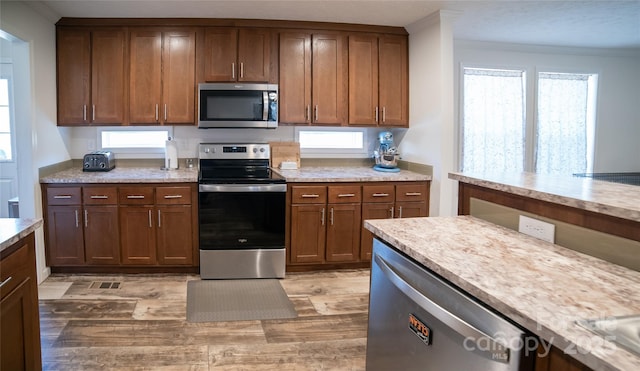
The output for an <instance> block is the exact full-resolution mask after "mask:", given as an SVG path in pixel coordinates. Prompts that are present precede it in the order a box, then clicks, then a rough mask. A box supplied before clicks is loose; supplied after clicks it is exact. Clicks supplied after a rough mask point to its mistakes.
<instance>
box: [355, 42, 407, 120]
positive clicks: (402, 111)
mask: <svg viewBox="0 0 640 371" xmlns="http://www.w3.org/2000/svg"><path fill="white" fill-rule="evenodd" d="M407 55H408V49H407V37H406V36H403V35H366V34H365V35H350V36H349V125H362V126H384V127H389V126H396V127H408V126H409V105H408V90H409V86H408V62H407V58H408V56H407Z"/></svg>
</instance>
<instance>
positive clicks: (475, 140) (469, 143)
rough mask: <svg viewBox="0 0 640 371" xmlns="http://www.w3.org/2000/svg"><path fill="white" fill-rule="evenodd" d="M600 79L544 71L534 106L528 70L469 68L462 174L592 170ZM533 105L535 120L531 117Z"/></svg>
mask: <svg viewBox="0 0 640 371" xmlns="http://www.w3.org/2000/svg"><path fill="white" fill-rule="evenodd" d="M597 77H598V76H597V75H596V74H576V73H558V72H539V73H538V74H537V75H536V79H535V81H534V85H535V87H536V90H537V96H536V97H535V98H536V99H535V102H531V100H532V99H533V97H527V94H526V91H527V90H526V87H525V85H526V71H525V70H499V69H482V68H467V67H464V68H463V78H462V89H463V90H462V103H461V106H462V115H461V117H462V119H461V142H462V145H461V148H462V150H461V162H460V163H461V170H462V171H465V172H491V171H496V172H520V171H535V172H537V173H544V174H567V175H571V174H573V173H584V172H591V171H592V168H593V165H592V163H593V154H594V150H593V148H594V135H595V107H596V86H597ZM528 104H530V106H531V107H534V106H535V110H534V112H535V117H527V115H526V107H527V105H528ZM527 148H530V149H531V150H527Z"/></svg>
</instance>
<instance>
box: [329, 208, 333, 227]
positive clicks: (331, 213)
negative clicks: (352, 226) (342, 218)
mask: <svg viewBox="0 0 640 371" xmlns="http://www.w3.org/2000/svg"><path fill="white" fill-rule="evenodd" d="M329 219H330V220H331V225H333V207H332V208H331V210H329Z"/></svg>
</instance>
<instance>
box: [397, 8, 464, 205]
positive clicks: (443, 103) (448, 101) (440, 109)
mask: <svg viewBox="0 0 640 371" xmlns="http://www.w3.org/2000/svg"><path fill="white" fill-rule="evenodd" d="M454 16H455V15H454V14H451V13H448V12H436V13H434V14H432V15H430V16H429V17H427V18H425V19H423V20H420V21H418V22H416V23H414V24H411V25H409V26H408V27H407V31H408V32H409V107H410V108H409V120H410V121H409V130H408V131H407V132H406V134H405V135H404V138H403V139H402V141H401V142H400V144H399V151H400V153H402V154H403V158H404V159H405V160H407V161H410V162H417V163H422V164H428V165H432V166H433V181H432V182H431V203H430V210H429V215H431V216H451V215H456V214H457V209H456V205H457V185H456V183H455V182H453V181H451V180H449V179H448V174H449V172H452V171H456V167H455V166H456V165H455V164H456V163H455V160H456V158H455V150H454V146H453V143H454V139H455V130H454V129H455V127H454V117H453V112H454V111H453V110H454V108H453V68H452V66H453V35H452V29H453V28H452V22H453V19H454Z"/></svg>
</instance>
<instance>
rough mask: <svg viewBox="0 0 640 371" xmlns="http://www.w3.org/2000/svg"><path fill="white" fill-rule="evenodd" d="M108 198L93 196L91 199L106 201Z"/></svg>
mask: <svg viewBox="0 0 640 371" xmlns="http://www.w3.org/2000/svg"><path fill="white" fill-rule="evenodd" d="M108 198H109V196H104V195H94V196H91V199H92V200H106V199H108Z"/></svg>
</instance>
